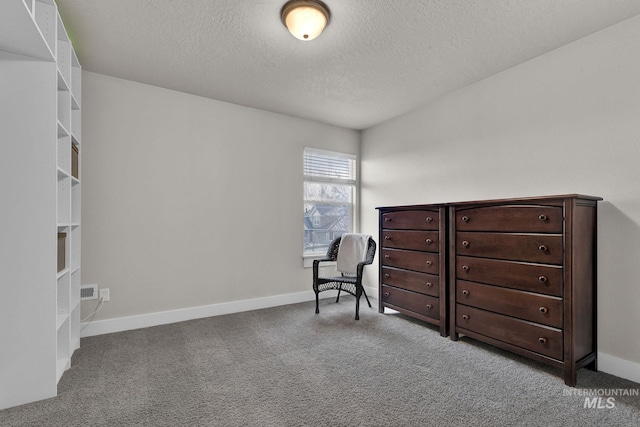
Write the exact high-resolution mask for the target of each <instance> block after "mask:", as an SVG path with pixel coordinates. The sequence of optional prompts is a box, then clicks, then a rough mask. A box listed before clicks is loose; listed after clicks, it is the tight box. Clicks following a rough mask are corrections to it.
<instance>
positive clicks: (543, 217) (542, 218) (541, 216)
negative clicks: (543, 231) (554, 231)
mask: <svg viewBox="0 0 640 427" xmlns="http://www.w3.org/2000/svg"><path fill="white" fill-rule="evenodd" d="M538 219H539V220H540V221H546V220H548V219H549V218H547V216H546V215H540V216H539V217H538Z"/></svg>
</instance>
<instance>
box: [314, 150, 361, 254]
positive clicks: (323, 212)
mask: <svg viewBox="0 0 640 427" xmlns="http://www.w3.org/2000/svg"><path fill="white" fill-rule="evenodd" d="M356 183H357V181H356V156H355V155H353V154H345V153H337V152H334V151H324V150H317V149H313V148H305V149H304V200H303V202H304V250H303V255H306V256H312V255H318V254H322V255H324V254H325V253H326V252H327V248H328V247H329V243H331V241H332V240H333V239H335V238H336V237H339V236H342V235H343V234H344V233H352V232H353V231H354V230H355V201H356Z"/></svg>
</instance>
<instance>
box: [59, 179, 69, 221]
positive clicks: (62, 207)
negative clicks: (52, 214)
mask: <svg viewBox="0 0 640 427" xmlns="http://www.w3.org/2000/svg"><path fill="white" fill-rule="evenodd" d="M70 210H71V178H69V177H68V176H61V175H60V173H58V226H60V225H64V224H67V225H68V224H69V222H70V221H71V215H70V214H71V212H70Z"/></svg>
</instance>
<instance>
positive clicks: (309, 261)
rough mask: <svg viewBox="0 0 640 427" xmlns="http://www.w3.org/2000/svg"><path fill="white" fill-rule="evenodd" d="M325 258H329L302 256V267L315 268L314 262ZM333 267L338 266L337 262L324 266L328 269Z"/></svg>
mask: <svg viewBox="0 0 640 427" xmlns="http://www.w3.org/2000/svg"><path fill="white" fill-rule="evenodd" d="M325 256H327V254H308V255H302V266H303V267H304V268H312V267H313V261H314V260H316V259H322V258H324V257H325ZM331 265H336V263H335V261H333V262H323V263H322V266H323V267H328V266H331Z"/></svg>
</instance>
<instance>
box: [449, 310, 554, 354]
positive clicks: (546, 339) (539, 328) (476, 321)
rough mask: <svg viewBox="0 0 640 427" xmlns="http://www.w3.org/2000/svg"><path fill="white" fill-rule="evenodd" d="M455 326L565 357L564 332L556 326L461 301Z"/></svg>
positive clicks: (539, 351)
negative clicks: (517, 317) (563, 348)
mask: <svg viewBox="0 0 640 427" xmlns="http://www.w3.org/2000/svg"><path fill="white" fill-rule="evenodd" d="M456 326H457V327H459V328H462V329H468V330H470V331H473V332H476V333H479V334H482V335H485V336H487V337H490V338H494V339H496V340H499V341H503V342H506V343H509V344H513V345H516V346H518V347H522V348H525V349H527V350H531V351H534V352H536V353H540V354H544V355H546V356H549V357H552V358H554V359H558V360H562V331H561V330H559V329H556V328H551V327H549V326H543V325H537V324H535V323H532V322H528V321H526V320H520V319H516V318H513V317H510V316H505V315H502V314H497V313H491V312H489V311H485V310H480V309H477V308H473V307H469V306H466V305H462V304H457V305H456ZM461 332H462V333H464V331H461Z"/></svg>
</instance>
